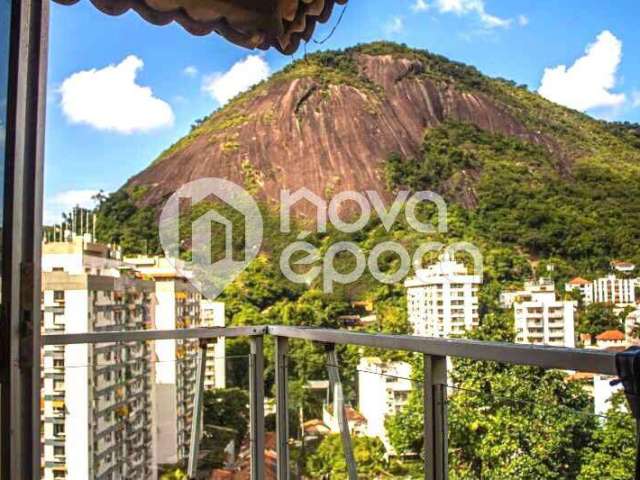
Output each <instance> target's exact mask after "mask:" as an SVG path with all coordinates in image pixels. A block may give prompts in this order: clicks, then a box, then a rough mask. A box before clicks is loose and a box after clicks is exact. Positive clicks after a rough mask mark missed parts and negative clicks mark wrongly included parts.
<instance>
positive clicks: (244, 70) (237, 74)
mask: <svg viewBox="0 0 640 480" xmlns="http://www.w3.org/2000/svg"><path fill="white" fill-rule="evenodd" d="M270 74H271V68H270V67H269V64H268V63H267V62H265V61H264V59H263V58H262V57H261V56H259V55H249V56H248V57H246V58H245V59H244V60H240V61H239V62H236V63H235V64H234V65H233V66H232V67H231V68H230V69H229V70H227V71H226V72H224V73H220V72H218V73H214V74H213V75H209V76H207V77H206V78H205V79H204V82H203V84H202V89H203V90H204V91H205V92H208V93H209V95H211V97H212V98H214V99H215V100H217V101H218V103H219V104H220V105H224V104H225V103H227V102H228V101H229V100H231V99H232V98H233V97H235V96H236V95H237V94H239V93H241V92H244V91H245V90H248V89H249V88H250V87H252V86H253V85H255V84H256V83H259V82H261V81H262V80H265V79H266V78H268V77H269V75H270Z"/></svg>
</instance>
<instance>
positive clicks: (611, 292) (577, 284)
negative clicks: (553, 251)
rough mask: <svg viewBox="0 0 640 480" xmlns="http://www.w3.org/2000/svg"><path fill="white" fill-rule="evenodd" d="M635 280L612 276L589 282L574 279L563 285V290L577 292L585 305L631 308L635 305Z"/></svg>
mask: <svg viewBox="0 0 640 480" xmlns="http://www.w3.org/2000/svg"><path fill="white" fill-rule="evenodd" d="M636 285H637V279H635V278H618V277H617V276H616V275H614V274H610V275H607V276H605V277H601V278H598V279H596V280H593V281H592V282H589V281H587V280H584V279H582V278H579V277H577V278H574V279H572V280H571V281H570V282H569V283H567V284H565V290H567V291H574V290H578V291H580V293H581V294H582V298H583V299H584V302H585V304H586V305H589V304H591V303H594V302H595V303H611V304H612V305H615V306H616V307H618V308H624V307H626V306H632V305H635V303H636V292H635V290H636Z"/></svg>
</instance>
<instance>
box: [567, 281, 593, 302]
mask: <svg viewBox="0 0 640 480" xmlns="http://www.w3.org/2000/svg"><path fill="white" fill-rule="evenodd" d="M564 289H565V291H567V292H574V291H578V292H580V295H582V300H583V302H584V303H585V305H589V304H591V303H593V282H590V281H589V280H586V279H584V278H582V277H575V278H572V279H571V280H570V281H569V283H565V285H564Z"/></svg>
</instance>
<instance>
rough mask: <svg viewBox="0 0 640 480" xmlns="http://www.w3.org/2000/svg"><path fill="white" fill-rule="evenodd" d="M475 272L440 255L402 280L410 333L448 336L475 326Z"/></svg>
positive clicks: (476, 285) (476, 278) (476, 300)
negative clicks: (403, 281) (411, 327)
mask: <svg viewBox="0 0 640 480" xmlns="http://www.w3.org/2000/svg"><path fill="white" fill-rule="evenodd" d="M480 283H481V279H480V276H479V275H469V274H468V273H467V269H466V267H465V266H464V265H463V264H462V263H459V262H456V261H455V259H452V258H450V257H449V256H448V255H444V256H443V257H442V258H441V259H440V261H439V262H438V263H436V264H434V265H431V266H430V267H428V268H426V269H420V270H417V271H416V275H415V277H412V278H409V279H407V280H406V281H405V283H404V286H405V288H406V289H407V311H408V317H409V321H410V322H411V325H412V326H413V333H414V335H421V336H428V337H449V336H450V335H459V334H462V333H464V332H465V330H470V329H472V328H475V327H477V325H478V321H479V317H478V286H479V285H480Z"/></svg>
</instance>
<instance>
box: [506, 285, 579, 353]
mask: <svg viewBox="0 0 640 480" xmlns="http://www.w3.org/2000/svg"><path fill="white" fill-rule="evenodd" d="M576 307H577V302H573V301H561V300H557V298H556V291H555V285H554V283H553V282H552V281H550V280H546V279H540V280H539V281H537V282H527V283H525V288H524V290H523V291H522V292H518V295H517V297H516V299H515V301H514V303H513V309H514V315H515V328H516V342H517V343H528V344H545V345H556V346H564V347H571V348H573V347H575V327H574V311H575V309H576Z"/></svg>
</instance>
